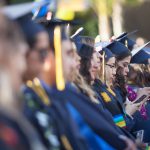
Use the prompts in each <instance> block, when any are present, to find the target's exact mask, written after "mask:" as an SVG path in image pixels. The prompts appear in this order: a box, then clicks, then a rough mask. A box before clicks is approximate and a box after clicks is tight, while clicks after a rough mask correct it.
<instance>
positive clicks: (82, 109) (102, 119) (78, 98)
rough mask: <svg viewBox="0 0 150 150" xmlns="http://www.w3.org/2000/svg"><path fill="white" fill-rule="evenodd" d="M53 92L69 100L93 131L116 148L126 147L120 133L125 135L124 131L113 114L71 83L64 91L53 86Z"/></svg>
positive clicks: (60, 97)
mask: <svg viewBox="0 0 150 150" xmlns="http://www.w3.org/2000/svg"><path fill="white" fill-rule="evenodd" d="M53 93H55V96H56V97H58V98H59V99H66V100H68V101H69V102H70V103H71V104H72V105H73V106H74V107H75V108H76V109H77V110H78V111H79V113H80V114H81V115H82V117H83V118H84V120H85V121H86V123H87V124H88V125H89V126H90V127H91V128H92V129H93V131H95V132H96V133H97V134H98V135H99V136H100V137H101V138H103V139H104V140H105V141H106V142H108V143H109V144H110V145H112V146H113V147H114V148H116V149H125V147H126V144H125V143H124V141H122V140H121V139H120V138H119V135H124V133H123V132H122V131H121V130H120V129H119V128H118V127H117V126H116V125H115V124H114V122H113V120H112V118H111V116H110V115H108V114H107V113H106V112H105V110H103V109H101V108H99V106H97V105H96V104H93V103H91V101H90V99H89V98H88V97H87V96H85V95H83V94H81V93H79V92H78V91H77V90H76V89H75V88H74V87H72V86H71V84H67V85H66V89H65V90H64V91H58V90H57V89H56V88H53Z"/></svg>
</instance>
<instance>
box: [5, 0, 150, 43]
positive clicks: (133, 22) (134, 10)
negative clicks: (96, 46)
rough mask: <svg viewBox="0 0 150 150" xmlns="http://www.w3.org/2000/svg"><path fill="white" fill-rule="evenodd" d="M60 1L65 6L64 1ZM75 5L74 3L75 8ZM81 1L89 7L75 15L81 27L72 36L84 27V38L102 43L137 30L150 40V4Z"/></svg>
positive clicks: (149, 1)
mask: <svg viewBox="0 0 150 150" xmlns="http://www.w3.org/2000/svg"><path fill="white" fill-rule="evenodd" d="M3 1H4V0H3ZM5 1H6V3H7V4H10V3H18V2H25V1H26V2H29V1H33V0H5ZM58 1H61V2H62V1H65V0H58ZM70 1H73V0H70ZM76 1H77V0H76ZM76 1H75V0H74V4H73V5H76V4H75V3H76ZM78 1H79V0H78ZM81 1H86V3H88V5H89V7H88V9H87V10H84V11H82V12H76V13H75V20H79V22H80V24H79V25H76V26H75V27H74V28H73V29H72V33H73V32H74V31H75V30H76V29H77V28H79V27H81V26H82V27H84V29H85V31H84V35H90V36H92V37H95V36H96V35H98V34H100V36H101V39H102V40H108V39H109V38H110V37H111V36H113V35H116V36H117V35H119V34H121V33H122V32H124V31H128V32H130V31H133V30H135V29H138V30H139V32H138V33H137V36H142V37H144V38H145V39H147V40H150V34H149V26H150V20H149V14H150V0H81Z"/></svg>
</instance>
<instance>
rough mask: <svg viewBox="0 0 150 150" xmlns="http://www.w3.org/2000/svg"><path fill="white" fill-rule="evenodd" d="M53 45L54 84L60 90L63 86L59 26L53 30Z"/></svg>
mask: <svg viewBox="0 0 150 150" xmlns="http://www.w3.org/2000/svg"><path fill="white" fill-rule="evenodd" d="M54 47H55V64H56V86H57V89H58V90H60V91H62V90H64V88H65V81H64V77H63V66H62V51H61V28H60V27H59V26H56V28H55V30H54Z"/></svg>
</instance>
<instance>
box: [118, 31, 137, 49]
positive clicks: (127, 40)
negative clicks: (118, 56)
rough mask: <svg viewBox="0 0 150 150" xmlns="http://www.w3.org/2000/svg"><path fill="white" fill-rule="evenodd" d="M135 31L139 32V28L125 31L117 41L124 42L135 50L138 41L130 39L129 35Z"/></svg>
mask: <svg viewBox="0 0 150 150" xmlns="http://www.w3.org/2000/svg"><path fill="white" fill-rule="evenodd" d="M135 32H137V30H136V31H133V32H130V33H123V34H121V35H120V36H119V37H117V41H119V42H121V43H123V44H124V45H125V46H126V47H128V49H129V50H130V51H131V50H133V48H134V45H135V44H136V42H135V41H133V40H132V39H130V38H129V36H130V35H132V34H134V33H135Z"/></svg>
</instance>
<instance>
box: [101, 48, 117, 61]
mask: <svg viewBox="0 0 150 150" xmlns="http://www.w3.org/2000/svg"><path fill="white" fill-rule="evenodd" d="M103 51H104V52H105V62H107V61H108V60H109V59H110V58H112V57H115V56H114V54H113V53H112V52H111V51H110V50H109V49H108V48H103Z"/></svg>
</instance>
